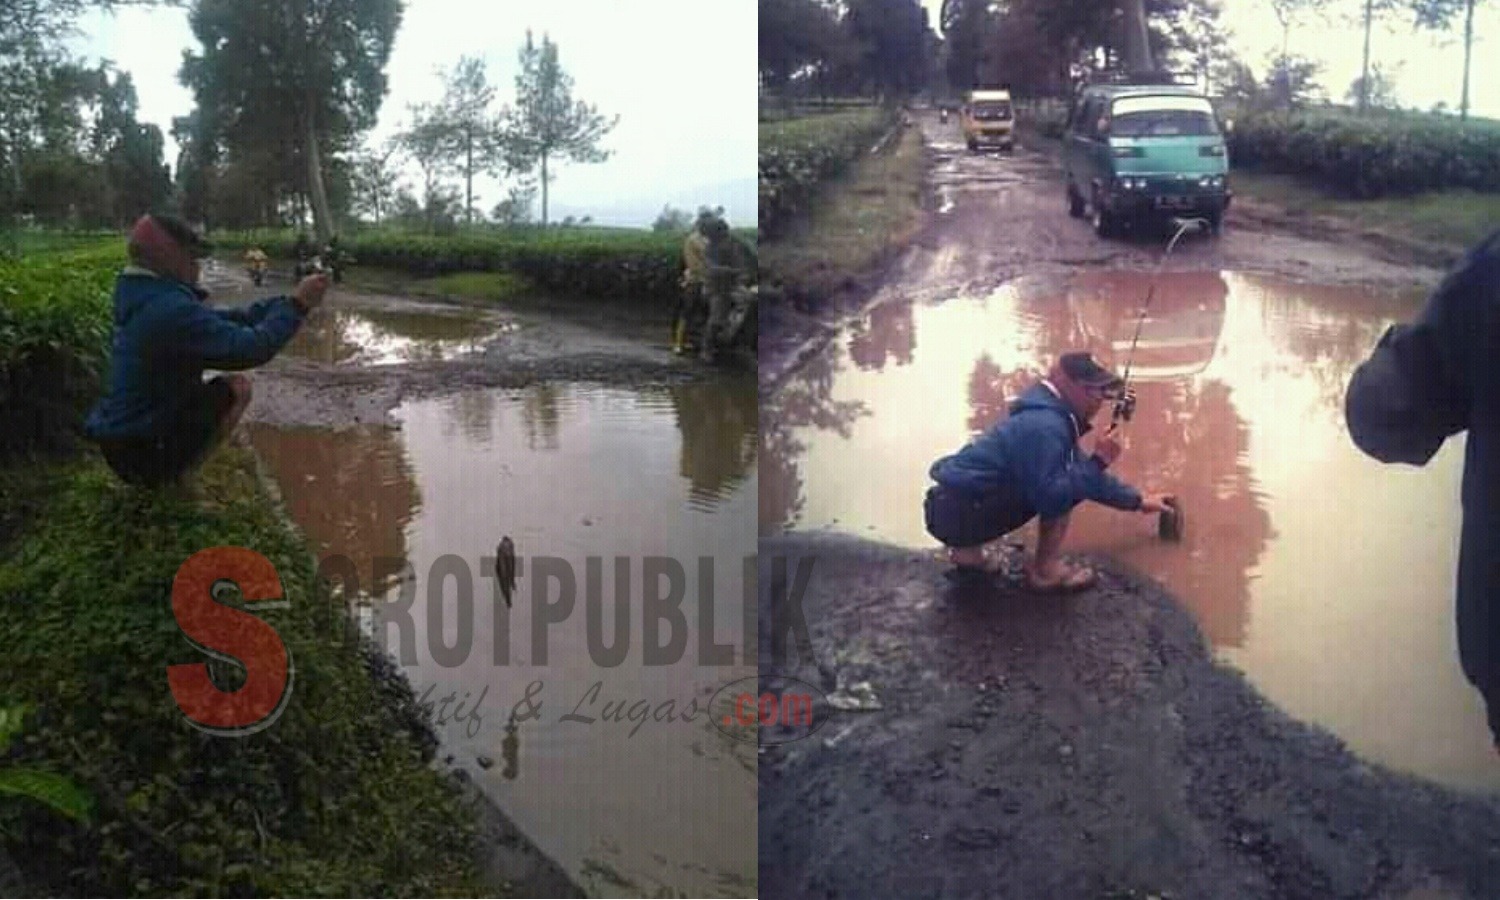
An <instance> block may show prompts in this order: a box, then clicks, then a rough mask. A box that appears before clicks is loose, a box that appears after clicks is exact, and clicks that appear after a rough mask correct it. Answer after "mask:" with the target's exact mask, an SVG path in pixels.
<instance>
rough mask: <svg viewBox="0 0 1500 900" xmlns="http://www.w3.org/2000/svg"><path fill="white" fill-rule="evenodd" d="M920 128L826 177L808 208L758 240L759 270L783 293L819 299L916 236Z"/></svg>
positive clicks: (919, 205) (920, 182)
mask: <svg viewBox="0 0 1500 900" xmlns="http://www.w3.org/2000/svg"><path fill="white" fill-rule="evenodd" d="M922 185H923V155H922V137H921V133H920V132H919V131H918V130H917V129H915V128H911V129H907V130H906V131H904V132H903V133H902V135H901V137H900V138H899V140H896V141H893V142H892V143H891V144H890V145H889V146H887V147H886V149H885V150H884V151H883V152H881V153H879V154H876V155H873V156H871V155H866V156H865V157H864V158H863V159H861V160H860V161H859V162H858V163H856V164H855V165H854V166H853V167H852V168H851V169H850V170H849V171H848V172H846V173H845V174H844V175H843V176H841V177H839V178H837V179H834V180H833V181H831V182H829V183H828V184H827V186H826V188H825V189H824V190H823V192H822V193H821V195H820V199H819V202H818V203H816V204H815V205H814V206H813V208H812V209H811V211H810V214H808V215H805V216H802V217H800V218H799V219H798V220H796V221H794V222H792V223H791V224H790V225H789V227H788V228H787V229H786V230H785V233H783V234H781V235H778V236H777V237H775V238H773V239H763V240H762V241H761V243H760V250H759V252H760V265H761V270H762V271H763V272H766V273H768V274H769V275H770V276H771V277H772V278H773V279H774V280H776V281H780V282H781V283H782V285H783V287H784V289H785V291H786V293H787V294H788V295H789V296H792V297H803V298H808V299H811V300H815V301H816V300H820V299H824V298H826V297H828V296H830V295H832V294H833V293H835V292H836V291H838V290H839V289H840V288H841V287H842V286H844V285H845V284H846V283H848V282H849V281H851V280H856V279H859V278H860V277H862V276H864V275H867V274H868V273H869V272H870V271H871V269H873V268H875V267H876V266H878V265H879V263H880V261H881V260H882V259H883V258H884V257H885V256H886V254H887V253H889V252H890V250H891V249H892V248H894V247H897V246H900V245H901V244H903V243H904V242H905V241H907V240H909V239H910V238H911V236H912V235H913V234H914V232H915V230H916V228H917V226H918V224H919V222H920V217H921V208H922Z"/></svg>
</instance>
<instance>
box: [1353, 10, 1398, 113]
mask: <svg viewBox="0 0 1500 900" xmlns="http://www.w3.org/2000/svg"><path fill="white" fill-rule="evenodd" d="M1402 5H1404V0H1364V3H1363V8H1364V12H1363V14H1362V15H1361V17H1360V18H1361V19H1362V23H1363V26H1364V31H1365V49H1364V56H1363V58H1362V60H1361V62H1360V68H1359V78H1357V79H1355V81H1354V85H1353V87H1354V89H1355V92H1354V94H1353V96H1352V97H1351V98H1350V99H1352V100H1353V101H1354V105H1355V108H1357V109H1358V110H1359V111H1360V112H1361V113H1363V112H1364V111H1365V110H1367V109H1369V108H1370V106H1371V104H1372V99H1371V96H1370V90H1369V89H1370V88H1371V87H1374V86H1376V84H1377V82H1376V81H1374V80H1372V78H1371V75H1370V32H1371V31H1372V30H1374V26H1375V20H1376V19H1377V18H1379V17H1381V16H1383V15H1386V14H1388V13H1390V12H1392V11H1394V10H1396V9H1397V8H1399V7H1401V6H1402ZM1383 86H1384V87H1386V88H1387V89H1389V87H1390V85H1389V84H1386V85H1383ZM1375 105H1377V106H1378V105H1380V104H1375Z"/></svg>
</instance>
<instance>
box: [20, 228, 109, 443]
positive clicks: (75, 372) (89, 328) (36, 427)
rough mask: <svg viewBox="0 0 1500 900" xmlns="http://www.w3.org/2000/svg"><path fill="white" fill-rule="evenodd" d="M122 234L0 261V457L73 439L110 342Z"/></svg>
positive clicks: (93, 392)
mask: <svg viewBox="0 0 1500 900" xmlns="http://www.w3.org/2000/svg"><path fill="white" fill-rule="evenodd" d="M124 263H125V247H124V241H120V240H118V239H117V240H115V241H112V242H110V243H109V244H102V245H98V246H95V247H91V248H86V249H81V250H74V251H69V252H63V253H51V254H41V255H30V256H25V257H22V258H20V259H16V260H0V458H10V457H14V456H17V455H21V454H29V453H32V452H37V451H54V452H55V451H62V450H67V449H70V448H72V447H73V446H74V441H75V436H76V435H77V434H78V433H79V429H80V426H81V422H82V417H83V415H84V414H85V413H86V412H87V410H88V407H89V406H90V405H91V404H92V403H93V401H94V400H95V399H96V398H97V396H98V393H99V385H100V379H101V375H102V373H103V370H104V364H105V360H106V357H107V353H108V349H109V346H108V345H109V337H110V289H111V285H112V284H113V281H114V276H115V274H116V273H117V272H118V271H119V269H120V267H121V266H123V265H124Z"/></svg>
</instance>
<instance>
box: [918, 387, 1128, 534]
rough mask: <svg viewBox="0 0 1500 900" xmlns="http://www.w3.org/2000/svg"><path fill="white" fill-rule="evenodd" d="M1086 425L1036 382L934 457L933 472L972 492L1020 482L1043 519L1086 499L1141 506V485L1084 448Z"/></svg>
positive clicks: (1116, 505) (1125, 506)
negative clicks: (1000, 415)
mask: <svg viewBox="0 0 1500 900" xmlns="http://www.w3.org/2000/svg"><path fill="white" fill-rule="evenodd" d="M1087 431H1088V429H1087V428H1086V427H1080V425H1079V422H1078V418H1077V417H1076V416H1074V414H1073V411H1072V410H1071V409H1070V408H1069V407H1068V405H1067V403H1066V402H1065V401H1064V400H1063V399H1062V398H1061V397H1059V396H1058V395H1057V394H1055V393H1053V392H1052V390H1051V388H1049V387H1047V386H1046V385H1045V384H1040V383H1038V384H1035V385H1033V386H1032V387H1030V388H1028V389H1027V390H1026V392H1025V393H1023V394H1022V395H1021V396H1020V398H1019V399H1017V400H1016V401H1015V402H1014V403H1013V404H1011V408H1010V415H1009V416H1008V417H1007V418H1006V419H1005V420H1003V421H1002V422H1000V423H999V424H998V425H996V426H995V427H993V428H991V429H990V430H989V431H987V432H985V433H984V434H983V435H980V436H979V437H978V438H976V439H975V440H974V441H972V442H971V443H970V444H969V445H968V446H966V447H964V448H963V449H962V450H960V451H958V452H957V453H955V454H953V455H952V456H945V457H943V458H942V459H940V460H938V461H937V462H935V463H933V464H932V469H931V471H930V473H929V474H930V475H931V476H932V479H933V480H934V481H936V482H937V483H939V484H941V485H943V486H945V487H949V488H952V489H954V490H957V491H964V492H969V493H986V492H988V491H992V490H996V489H998V488H1000V487H1002V486H1005V485H1007V484H1009V485H1017V486H1019V487H1020V489H1021V496H1022V497H1023V498H1024V500H1025V502H1026V505H1027V507H1029V508H1030V509H1032V510H1034V511H1035V512H1036V514H1037V515H1038V516H1039V517H1041V518H1042V519H1044V520H1045V519H1055V518H1057V517H1058V516H1061V515H1063V514H1064V513H1066V512H1068V511H1069V510H1071V509H1072V508H1073V507H1075V506H1077V505H1078V504H1079V503H1081V502H1083V501H1084V500H1093V501H1094V502H1096V503H1102V504H1104V505H1105V506H1111V507H1114V508H1115V509H1123V510H1136V509H1140V506H1141V494H1140V491H1137V490H1136V489H1135V488H1133V487H1130V486H1129V485H1127V484H1125V483H1124V482H1122V481H1120V480H1119V479H1118V478H1115V477H1114V476H1113V475H1110V474H1109V473H1108V472H1106V471H1105V470H1104V466H1103V464H1102V463H1101V462H1100V461H1099V460H1098V459H1095V458H1094V457H1092V456H1088V457H1085V456H1084V455H1083V454H1082V453H1081V452H1080V450H1079V447H1078V439H1079V438H1080V437H1082V436H1083V435H1084V434H1085V433H1086V432H1087Z"/></svg>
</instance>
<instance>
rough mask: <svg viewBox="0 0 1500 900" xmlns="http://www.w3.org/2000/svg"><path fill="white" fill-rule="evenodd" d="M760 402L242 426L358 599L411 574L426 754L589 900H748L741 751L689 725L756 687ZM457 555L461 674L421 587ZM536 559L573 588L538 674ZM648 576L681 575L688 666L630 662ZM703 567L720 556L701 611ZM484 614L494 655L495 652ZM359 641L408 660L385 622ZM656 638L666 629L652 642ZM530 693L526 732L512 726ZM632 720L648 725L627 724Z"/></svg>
mask: <svg viewBox="0 0 1500 900" xmlns="http://www.w3.org/2000/svg"><path fill="white" fill-rule="evenodd" d="M756 405H757V396H756V390H755V384H754V382H753V380H749V379H746V380H743V381H715V382H710V383H699V384H691V385H682V386H675V387H663V388H660V389H626V388H615V387H597V386H589V385H582V384H557V383H554V384H540V385H536V386H533V387H531V388H528V389H524V390H500V391H495V390H484V391H468V392H463V393H458V394H454V395H451V396H449V397H446V398H442V399H433V400H422V401H416V402H409V403H407V404H406V405H404V406H401V407H399V408H398V410H397V411H396V414H395V415H396V418H397V419H398V420H399V421H400V423H401V427H400V428H399V429H391V430H386V429H379V428H357V429H351V430H344V431H329V430H320V429H283V428H276V427H270V426H265V425H259V426H255V427H254V428H252V430H251V439H252V443H253V445H254V447H255V449H256V451H257V452H258V453H259V454H260V456H261V457H262V459H264V460H265V461H266V463H267V464H268V466H269V468H270V470H271V471H272V473H273V475H274V477H275V479H276V480H277V482H278V483H279V485H280V487H281V489H282V492H283V494H284V495H285V499H286V502H287V505H288V507H289V510H290V512H291V514H292V516H293V517H294V518H295V519H296V520H297V521H298V523H300V525H301V526H302V527H303V528H304V530H305V531H306V532H307V533H308V535H309V536H310V538H311V539H312V541H313V542H314V543H315V544H316V545H317V549H318V552H319V553H320V554H321V555H323V556H325V557H326V556H328V555H331V554H343V555H346V556H348V557H349V558H350V559H351V560H352V561H353V563H354V565H355V569H356V571H357V572H358V575H359V578H360V580H361V582H362V583H363V584H364V585H366V587H367V588H368V586H369V580H370V579H371V578H372V573H373V571H374V566H375V561H376V560H377V559H378V558H380V557H396V558H400V559H403V560H406V561H407V562H408V563H409V564H410V565H411V567H412V572H413V573H415V574H414V581H413V582H412V583H411V584H410V585H409V587H410V588H411V589H413V590H414V593H415V598H416V599H415V602H414V604H413V606H412V624H413V628H412V629H411V631H412V634H413V637H414V641H413V644H414V647H413V649H414V656H412V657H410V658H409V659H407V660H406V661H405V663H406V664H405V669H406V672H407V674H408V676H409V677H410V678H411V681H412V683H413V686H414V688H415V689H416V692H417V694H418V696H419V697H420V696H423V695H424V694H426V695H427V696H428V698H429V699H430V700H432V701H436V702H437V703H441V702H442V700H443V699H444V698H445V697H447V696H449V695H450V694H451V695H454V697H453V701H452V703H450V705H449V706H448V707H447V718H448V721H447V723H446V724H445V725H443V726H441V727H440V731H441V732H442V734H443V737H444V741H445V746H444V747H443V748H441V749H440V750H439V754H440V755H447V754H452V755H453V756H454V758H455V759H454V764H456V765H459V766H461V767H463V768H464V769H466V770H467V771H468V772H469V773H470V774H471V775H472V776H473V777H474V779H475V780H476V781H477V782H478V783H479V784H480V785H481V786H482V787H483V788H484V789H485V790H486V792H487V793H488V794H489V795H490V796H491V797H492V798H494V799H495V800H496V802H497V803H498V804H499V805H500V807H501V808H502V809H504V810H505V812H506V813H507V814H508V815H510V816H511V817H512V818H513V819H514V820H515V822H516V823H517V825H518V826H519V827H520V828H521V829H522V830H523V831H525V832H526V833H527V834H528V835H529V836H530V837H531V838H532V839H533V840H534V841H535V842H536V843H537V844H538V845H539V846H540V847H541V849H542V850H543V851H544V852H546V853H547V854H548V855H550V856H551V857H552V858H553V859H555V860H557V861H558V862H559V863H560V864H561V865H562V866H563V867H564V868H565V869H566V870H567V871H568V872H569V873H570V874H571V875H572V877H573V878H574V880H575V881H576V882H577V883H578V884H579V885H580V886H581V887H583V888H584V889H585V890H586V891H587V892H588V893H589V894H590V895H593V896H739V897H743V896H753V895H754V893H755V885H756V846H757V843H756V805H755V804H756V763H755V753H754V746H753V744H748V743H740V742H736V741H734V740H731V739H730V738H729V737H726V736H725V735H724V734H723V733H721V732H720V731H719V730H718V729H717V728H715V727H714V726H713V724H712V723H711V722H710V720H709V717H708V714H707V713H705V712H700V713H699V714H697V715H696V716H695V718H694V720H693V721H692V722H687V721H684V720H683V718H684V716H686V715H687V714H688V713H689V712H690V711H691V706H690V704H693V703H694V702H696V705H697V707H699V708H700V709H705V710H706V709H707V706H708V704H709V701H710V700H711V698H712V697H713V695H714V693H715V692H716V691H717V690H718V689H719V688H720V687H722V686H724V685H725V684H727V683H729V682H732V681H734V680H735V679H738V678H742V677H745V676H747V675H750V674H752V673H753V672H754V660H753V659H751V660H749V662H748V664H747V662H746V657H745V653H744V650H743V646H744V644H745V635H746V633H747V629H746V628H745V626H744V624H743V622H744V613H745V604H744V598H743V592H744V587H745V585H744V583H743V572H744V560H745V558H746V557H748V556H750V555H752V554H754V552H755V546H756V533H755V530H754V526H753V524H752V521H753V519H754V516H753V515H752V513H753V511H754V508H755V503H756V497H757V493H758V491H757V488H756V479H757V468H756V464H755V456H756V452H757V440H756V427H757V410H756ZM502 536H509V537H511V539H512V540H513V541H514V544H515V548H516V554H517V556H518V557H519V559H520V561H521V571H520V576H521V577H520V578H519V580H518V582H517V592H516V595H515V596H514V598H513V602H514V607H513V608H512V609H510V610H509V611H508V612H507V611H506V608H505V606H504V603H503V601H501V599H500V595H499V592H498V590H497V587H496V582H495V580H494V579H493V578H491V577H488V573H490V572H492V571H493V569H492V568H491V566H492V562H488V561H486V558H490V559H492V558H493V557H494V556H495V553H496V545H497V544H498V542H499V541H500V538H501V537H502ZM450 554H451V555H452V556H453V557H456V558H457V560H461V561H462V563H463V564H465V565H466V566H467V570H468V572H469V573H471V577H472V578H473V606H472V609H473V613H472V635H473V636H472V644H471V646H470V648H469V652H468V654H467V656H466V657H464V658H461V659H449V660H446V661H445V660H443V659H442V656H443V654H444V649H443V648H444V647H447V648H456V647H462V646H463V643H464V642H463V638H462V635H461V634H460V631H459V619H460V616H461V613H460V608H461V602H460V600H459V599H458V598H459V587H458V584H459V581H460V580H459V579H456V578H454V577H448V578H446V579H445V580H443V581H442V582H438V581H436V580H435V579H434V578H432V577H430V576H431V573H432V572H433V567H434V564H435V563H436V562H437V561H438V560H439V558H440V557H444V556H447V555H450ZM541 556H550V557H557V558H560V559H562V560H566V561H567V563H568V564H569V565H570V566H571V567H572V571H573V573H574V574H575V577H576V579H577V583H576V600H575V606H574V609H573V612H572V613H571V614H570V615H568V616H566V618H564V619H563V620H562V621H561V622H560V623H559V624H556V625H553V626H552V627H551V629H550V632H549V638H548V640H547V641H546V643H545V646H546V652H547V656H546V658H545V660H543V659H540V658H538V657H537V656H536V655H535V651H534V649H533V648H534V644H533V641H532V632H533V624H534V620H535V619H538V618H539V617H540V614H539V613H537V612H536V610H535V608H534V606H533V603H534V602H536V603H540V602H544V601H556V600H557V599H558V596H559V594H560V591H561V588H560V586H559V585H558V584H557V583H556V582H551V583H548V584H544V585H543V587H544V588H545V590H546V592H547V594H546V596H545V597H543V598H540V599H538V598H536V597H535V596H534V594H533V591H535V590H536V589H537V587H538V582H539V581H540V580H539V579H533V578H531V577H528V576H529V575H530V573H531V565H532V563H533V562H534V560H535V558H536V557H541ZM591 557H599V558H601V559H602V564H601V565H600V566H599V569H598V578H597V580H595V581H594V582H593V583H594V584H596V585H598V586H599V587H598V590H599V595H600V597H601V599H602V604H601V608H602V610H603V615H602V616H601V617H600V618H601V619H602V625H599V626H595V627H600V628H602V634H601V637H602V639H603V641H604V642H605V643H606V644H611V645H612V644H614V643H615V639H616V637H617V634H618V632H617V631H616V628H617V619H616V615H617V614H618V613H620V612H621V611H624V612H627V613H628V627H629V637H628V641H627V645H626V646H627V648H628V649H627V652H626V654H625V657H624V660H623V662H621V663H620V664H618V665H612V664H610V663H611V662H612V661H610V660H601V661H597V662H596V661H595V660H594V659H592V658H591V655H590V650H589V635H590V625H589V621H588V620H589V616H588V614H587V608H588V606H589V600H588V597H589V593H588V591H589V588H588V583H589V581H588V579H589V577H590V575H589V567H588V564H587V560H588V559H589V558H591ZM647 557H670V558H673V559H675V560H679V561H681V562H682V564H683V566H684V574H685V575H686V584H685V585H684V587H685V599H684V600H683V601H682V612H683V613H684V615H685V620H686V625H687V629H686V632H685V636H686V643H687V646H686V649H685V653H684V655H682V656H681V658H680V661H678V662H673V663H671V664H663V665H648V664H647V662H646V660H645V649H644V648H645V645H646V639H645V638H644V637H643V636H642V617H643V604H642V599H641V598H642V578H643V574H642V568H643V560H645V559H646V558H647ZM700 557H711V558H712V560H713V567H712V569H711V571H710V572H709V575H708V578H709V581H710V582H711V585H712V601H711V603H710V598H709V595H708V594H707V593H706V592H705V591H704V590H703V589H702V585H703V584H704V583H702V582H700V581H699V577H700V574H701V573H702V572H703V571H704V568H703V567H702V566H701V565H700V563H699V559H700ZM617 558H623V559H626V560H628V561H629V565H630V567H631V568H630V573H631V574H630V582H631V586H630V588H629V590H628V592H626V591H620V590H618V587H619V586H618V584H617V582H616V579H615V573H616V568H615V566H616V565H617V563H616V562H615V560H616V559H617ZM452 561H455V560H450V562H452ZM481 571H482V572H483V575H481V574H480V573H481ZM394 590H397V591H398V590H399V588H396V589H394ZM429 591H432V592H434V593H431V594H429ZM395 596H397V595H396V593H394V592H389V593H386V594H384V595H383V597H385V598H390V599H393V598H394V597H395ZM497 604H498V605H497ZM434 605H437V606H438V607H439V608H440V609H441V613H442V615H441V619H439V620H438V621H437V627H440V628H441V641H442V646H439V647H437V648H434V647H433V646H432V645H431V643H430V640H429V627H430V624H431V620H430V619H429V616H430V615H431V614H432V609H431V607H433V606H434ZM710 605H711V607H712V609H713V613H714V620H713V623H712V628H713V631H712V638H713V641H714V642H715V643H717V644H722V645H729V646H731V647H732V648H733V652H732V658H733V664H732V665H728V666H723V665H720V666H715V665H700V656H699V648H700V623H701V619H700V613H701V610H702V609H703V608H704V607H707V606H710ZM751 608H752V609H753V606H752V607H751ZM375 613H376V615H375V616H374V621H376V622H381V621H383V620H385V619H387V618H389V616H388V615H382V607H381V605H380V602H379V601H378V600H377V602H376V604H375ZM497 616H498V619H499V622H500V623H502V624H503V623H505V622H508V625H509V640H508V641H503V640H502V641H497V639H496V635H497V631H496V626H497ZM374 627H375V628H377V629H379V628H385V629H386V633H387V635H388V637H387V640H386V646H388V647H390V648H391V649H392V651H393V652H397V653H399V652H400V649H401V648H400V646H399V642H398V640H397V639H396V637H395V635H396V634H397V631H396V628H395V626H394V625H391V626H384V625H376V626H374ZM748 633H751V634H753V633H754V631H753V629H749V630H748ZM437 637H438V633H437V632H436V631H434V632H433V633H432V638H437ZM670 637H672V633H671V632H668V631H666V630H665V629H664V633H663V637H662V642H663V643H666V642H667V640H668V639H669V638H670ZM502 645H503V646H505V647H508V648H509V650H508V652H509V656H508V658H505V656H504V654H503V652H500V651H499V650H498V648H499V647H500V646H502ZM497 653H499V656H500V658H499V661H498V663H497ZM534 681H539V682H540V683H541V689H540V691H539V692H538V693H536V694H534V695H533V696H532V701H533V702H536V701H540V704H541V706H540V709H539V712H540V716H539V717H538V718H535V719H532V720H530V721H520V722H516V723H511V722H510V721H509V719H510V716H511V713H512V711H513V710H514V709H515V708H516V707H517V705H518V704H519V703H520V702H521V701H523V699H524V698H525V697H526V694H527V688H528V685H529V684H530V683H531V682H534ZM595 685H597V686H598V687H597V688H596V687H595ZM429 689H430V691H431V693H430V694H428V693H427V692H428V691H429ZM621 702H623V704H624V706H625V710H624V715H621V714H620V712H621V711H620V710H619V709H615V712H614V715H615V719H616V720H614V721H611V720H609V719H606V718H605V715H606V713H607V712H608V711H607V710H606V704H611V705H612V706H613V705H615V704H620V703H621ZM642 704H644V706H642ZM666 704H672V705H671V707H667V706H666ZM521 708H522V710H523V711H524V709H525V708H526V707H524V706H522V707H521ZM644 708H649V710H650V715H651V718H650V719H649V720H647V721H644V722H643V723H641V722H638V719H632V718H630V717H631V716H635V715H640V712H639V711H640V709H644ZM664 708H665V709H666V710H667V713H671V714H673V715H674V716H675V721H671V720H668V719H667V718H665V715H666V714H664V713H662V710H663V709H664ZM476 713H477V715H476ZM567 715H576V716H580V717H594V718H595V721H593V722H592V723H587V722H578V721H571V720H568V719H565V718H564V716H567ZM638 724H639V727H637V725H638ZM632 729H634V730H635V733H634V735H633V736H632V735H631V731H632Z"/></svg>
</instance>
